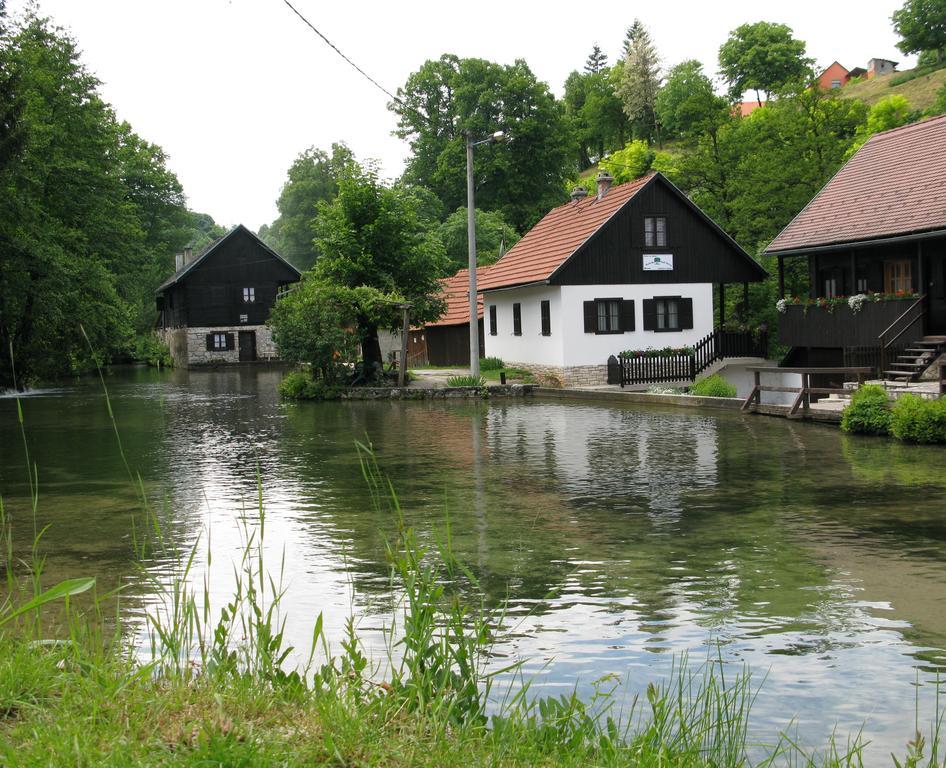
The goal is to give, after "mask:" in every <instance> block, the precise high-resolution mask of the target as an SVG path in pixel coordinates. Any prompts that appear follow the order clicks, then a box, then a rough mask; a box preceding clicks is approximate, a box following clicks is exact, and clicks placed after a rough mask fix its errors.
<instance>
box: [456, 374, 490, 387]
mask: <svg viewBox="0 0 946 768" xmlns="http://www.w3.org/2000/svg"><path fill="white" fill-rule="evenodd" d="M485 384H486V380H485V379H484V378H483V377H482V376H451V377H450V378H449V379H447V386H448V387H482V386H484V385H485Z"/></svg>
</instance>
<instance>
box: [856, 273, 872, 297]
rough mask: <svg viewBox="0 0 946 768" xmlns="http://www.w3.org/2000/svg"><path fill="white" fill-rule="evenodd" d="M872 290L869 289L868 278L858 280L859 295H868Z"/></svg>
mask: <svg viewBox="0 0 946 768" xmlns="http://www.w3.org/2000/svg"><path fill="white" fill-rule="evenodd" d="M869 290H870V289H869V288H868V287H867V278H866V277H859V278H857V292H858V293H867V291H869Z"/></svg>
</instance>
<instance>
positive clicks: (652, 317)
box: [643, 299, 657, 331]
mask: <svg viewBox="0 0 946 768" xmlns="http://www.w3.org/2000/svg"><path fill="white" fill-rule="evenodd" d="M643 304H644V330H645V331H656V330H657V300H656V299H644V302H643Z"/></svg>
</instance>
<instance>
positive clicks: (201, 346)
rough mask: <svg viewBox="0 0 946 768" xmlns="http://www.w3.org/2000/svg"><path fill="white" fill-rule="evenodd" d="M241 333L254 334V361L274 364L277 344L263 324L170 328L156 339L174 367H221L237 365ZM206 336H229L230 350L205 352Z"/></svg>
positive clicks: (160, 333)
mask: <svg viewBox="0 0 946 768" xmlns="http://www.w3.org/2000/svg"><path fill="white" fill-rule="evenodd" d="M240 331H255V332H256V361H257V362H259V361H262V362H267V361H274V360H278V359H279V357H278V355H277V354H276V345H275V344H274V343H273V334H272V331H270V329H269V328H268V327H267V326H265V325H231V326H224V327H219V328H171V329H168V330H165V331H159V332H158V336H159V337H160V338H161V339H162V341H164V343H165V344H167V345H168V347H169V348H170V350H171V358H172V359H173V360H174V365H176V366H178V367H180V368H187V367H190V366H197V365H220V364H226V363H238V362H240ZM208 333H232V334H233V349H227V350H220V351H217V350H209V349H207V334H208Z"/></svg>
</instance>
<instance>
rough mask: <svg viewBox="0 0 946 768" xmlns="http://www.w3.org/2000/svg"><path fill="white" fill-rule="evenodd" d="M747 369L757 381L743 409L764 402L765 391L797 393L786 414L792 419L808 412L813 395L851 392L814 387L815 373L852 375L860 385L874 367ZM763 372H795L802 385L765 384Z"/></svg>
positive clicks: (842, 389)
mask: <svg viewBox="0 0 946 768" xmlns="http://www.w3.org/2000/svg"><path fill="white" fill-rule="evenodd" d="M747 370H749V371H752V373H753V375H754V377H755V381H754V386H753V388H752V391H751V392H750V393H749V396H748V397H747V398H746V399H745V401H744V402H743V404H742V410H744V411H748V410H749V409H750V408H752V406H753V405H756V406H758V405H761V404H762V393H763V392H792V393H795V395H796V397H795V400H794V401H793V402H792V405H791V407H790V408H789V409H788V412H787V413H786V414H785V415H786V416H788V418H790V419H795V418H799V417H800V416H803V415H805V414H807V412H808V408H809V406H810V405H811V396H812V395H832V394H838V395H840V394H845V393H848V392H850V390H848V389H844V388H843V387H813V386H811V376H812V374H814V375H824V374H840V375H841V376H851V377H856V378H857V386H858V387H860V386H861V385H862V384H863V383H864V379H865V378H866V377H867V376H869V375H870V374H871V373H872V372H873V370H874V369H873V368H778V367H761V368H748V369H747ZM763 373H776V374H779V375H781V374H786V373H794V374H799V375H800V376H801V386H800V387H787V386H783V385H774V384H763V383H762V374H763ZM802 407H804V412H803V413H802V414H799V413H798V410H799V408H802Z"/></svg>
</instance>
